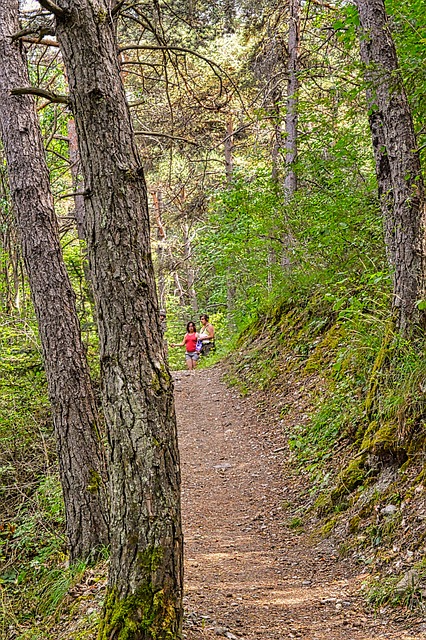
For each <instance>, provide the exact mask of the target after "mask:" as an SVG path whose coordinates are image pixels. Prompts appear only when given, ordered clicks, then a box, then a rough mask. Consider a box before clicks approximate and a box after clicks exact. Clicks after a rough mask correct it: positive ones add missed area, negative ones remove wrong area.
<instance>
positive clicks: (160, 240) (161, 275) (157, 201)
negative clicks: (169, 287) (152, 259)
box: [151, 189, 166, 309]
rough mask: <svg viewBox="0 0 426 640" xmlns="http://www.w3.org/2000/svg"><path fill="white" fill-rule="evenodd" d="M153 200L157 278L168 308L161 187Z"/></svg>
mask: <svg viewBox="0 0 426 640" xmlns="http://www.w3.org/2000/svg"><path fill="white" fill-rule="evenodd" d="M151 195H152V200H153V203H154V211H155V221H156V224H157V280H158V298H159V304H160V308H161V309H165V308H166V277H165V266H166V230H165V228H164V224H163V219H162V217H163V194H162V192H161V189H158V190H157V191H152V192H151Z"/></svg>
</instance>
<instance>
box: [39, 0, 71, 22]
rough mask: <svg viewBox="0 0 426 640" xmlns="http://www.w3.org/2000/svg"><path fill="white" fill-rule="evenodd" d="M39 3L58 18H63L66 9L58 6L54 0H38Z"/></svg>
mask: <svg viewBox="0 0 426 640" xmlns="http://www.w3.org/2000/svg"><path fill="white" fill-rule="evenodd" d="M38 2H39V4H40V5H41V6H42V7H43V9H47V11H49V12H50V13H53V15H54V16H56V17H57V18H63V17H64V15H65V11H64V10H63V9H61V7H58V5H57V4H55V2H53V0H38Z"/></svg>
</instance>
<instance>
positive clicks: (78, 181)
mask: <svg viewBox="0 0 426 640" xmlns="http://www.w3.org/2000/svg"><path fill="white" fill-rule="evenodd" d="M68 140H69V155H70V164H71V177H72V186H73V189H74V193H75V196H74V216H75V222H76V225H77V234H78V239H79V240H80V247H81V252H82V258H83V272H84V279H85V285H86V286H85V290H86V297H87V299H88V301H89V303H90V306H91V310H92V316H93V317H94V320H96V318H95V300H94V296H93V289H92V282H91V280H90V273H89V263H88V261H87V249H86V241H85V237H84V217H85V210H84V196H83V195H82V192H83V189H84V182H83V177H82V175H81V162H80V156H79V153H78V141H77V132H76V130H75V122H74V120H73V119H71V120H69V121H68Z"/></svg>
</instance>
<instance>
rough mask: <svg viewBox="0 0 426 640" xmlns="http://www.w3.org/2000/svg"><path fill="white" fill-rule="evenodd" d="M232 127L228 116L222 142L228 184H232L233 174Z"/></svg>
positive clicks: (230, 117)
mask: <svg viewBox="0 0 426 640" xmlns="http://www.w3.org/2000/svg"><path fill="white" fill-rule="evenodd" d="M233 134H234V126H233V123H232V116H231V115H230V116H228V118H227V120H226V136H225V141H224V148H225V174H226V181H227V183H228V184H230V183H231V182H232V177H233V173H234V161H233V157H232V150H233V148H234V139H233Z"/></svg>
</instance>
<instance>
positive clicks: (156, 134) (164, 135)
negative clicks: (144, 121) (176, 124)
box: [135, 131, 198, 147]
mask: <svg viewBox="0 0 426 640" xmlns="http://www.w3.org/2000/svg"><path fill="white" fill-rule="evenodd" d="M135 136H148V137H149V136H153V137H158V138H169V139H170V140H178V141H180V142H186V143H187V144H192V145H194V147H198V143H197V142H194V141H193V140H189V138H182V137H181V136H172V135H171V134H170V133H160V132H159V131H135Z"/></svg>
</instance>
